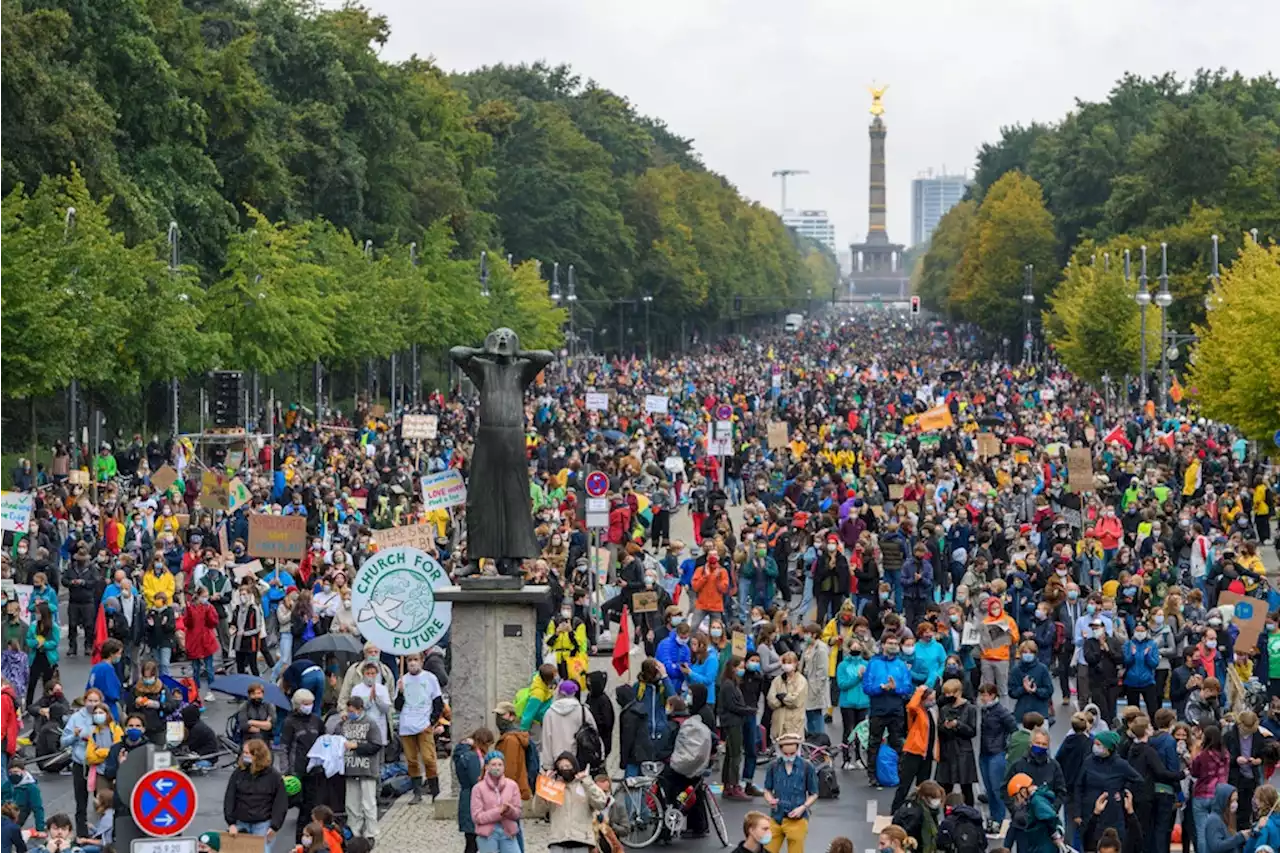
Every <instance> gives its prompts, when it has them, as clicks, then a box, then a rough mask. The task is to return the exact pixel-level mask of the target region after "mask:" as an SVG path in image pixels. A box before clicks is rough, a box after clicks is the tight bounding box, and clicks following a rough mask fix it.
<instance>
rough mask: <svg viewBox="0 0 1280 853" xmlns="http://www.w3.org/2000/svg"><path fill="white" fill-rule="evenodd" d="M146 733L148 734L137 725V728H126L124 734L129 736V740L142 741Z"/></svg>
mask: <svg viewBox="0 0 1280 853" xmlns="http://www.w3.org/2000/svg"><path fill="white" fill-rule="evenodd" d="M144 734H146V732H144V731H143V730H142V729H139V728H136V727H135V728H128V729H125V730H124V736H125V737H126V738H128V739H129V740H132V741H140V740H142V736H143V735H144Z"/></svg>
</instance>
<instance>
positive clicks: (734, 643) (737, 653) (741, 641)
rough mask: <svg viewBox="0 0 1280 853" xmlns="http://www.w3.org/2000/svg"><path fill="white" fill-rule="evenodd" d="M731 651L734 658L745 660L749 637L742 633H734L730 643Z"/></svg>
mask: <svg viewBox="0 0 1280 853" xmlns="http://www.w3.org/2000/svg"><path fill="white" fill-rule="evenodd" d="M729 646H730V649H732V651H733V656H734V657H737V658H745V657H746V656H747V635H746V634H744V633H742V632H741V631H734V632H733V637H732V639H730V641H729Z"/></svg>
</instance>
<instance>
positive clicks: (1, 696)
mask: <svg viewBox="0 0 1280 853" xmlns="http://www.w3.org/2000/svg"><path fill="white" fill-rule="evenodd" d="M0 717H3V718H4V723H3V725H4V729H3V733H2V745H3V747H4V754H5V755H7V756H9V757H11V758H12V757H13V754H14V753H16V752H17V751H18V694H17V693H15V692H14V690H13V685H11V684H6V685H5V686H4V689H3V690H0Z"/></svg>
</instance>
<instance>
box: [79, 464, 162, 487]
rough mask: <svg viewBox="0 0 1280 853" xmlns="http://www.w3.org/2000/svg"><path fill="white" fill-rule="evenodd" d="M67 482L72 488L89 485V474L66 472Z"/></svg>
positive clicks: (86, 472)
mask: <svg viewBox="0 0 1280 853" xmlns="http://www.w3.org/2000/svg"><path fill="white" fill-rule="evenodd" d="M152 479H153V480H154V479H155V478H154V477H153V478H152ZM67 482H68V483H70V484H71V485H73V486H87V485H89V472H88V471H81V470H80V469H79V468H77V469H75V470H74V471H68V472H67Z"/></svg>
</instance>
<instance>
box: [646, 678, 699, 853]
mask: <svg viewBox="0 0 1280 853" xmlns="http://www.w3.org/2000/svg"><path fill="white" fill-rule="evenodd" d="M667 717H668V718H669V720H670V721H671V728H672V729H673V730H674V732H675V738H674V743H673V746H672V749H671V754H670V757H669V758H668V759H667V766H666V767H664V768H663V770H662V775H661V776H659V777H658V781H659V783H660V784H661V785H662V790H663V793H664V794H665V795H666V800H667V803H669V804H671V805H676V804H677V803H680V802H682V799H681V795H683V794H684V793H685V792H686V791H688V790H689V789H690V788H697V787H698V786H699V785H700V784H701V783H702V773H703V771H704V770H706V769H707V767H708V766H709V765H710V764H711V742H712V737H711V730H710V729H709V728H707V724H706V723H704V722H703V721H702V718H701V717H700V716H698V715H696V714H690V713H689V706H688V705H687V704H685V701H684V700H683V699H681V698H680V697H679V696H673V697H671V698H670V699H668V700H667ZM686 819H687V821H688V823H687V824H686V826H687V828H686V829H685V833H684V836H685V837H686V838H702V837H703V836H705V835H706V834H707V828H708V822H707V812H706V809H705V808H704V807H703V805H702V803H701V801H699V802H697V803H696V804H695V806H694V808H693V809H691V810H690V811H689V813H688V814H687V815H686Z"/></svg>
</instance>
